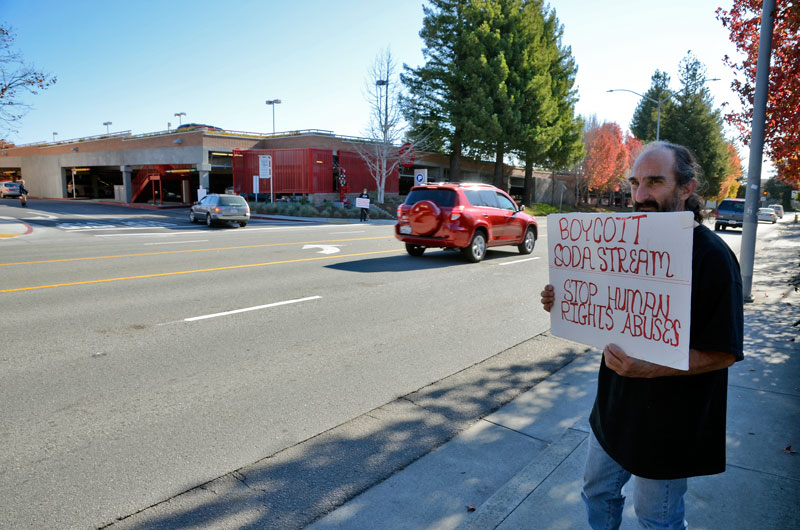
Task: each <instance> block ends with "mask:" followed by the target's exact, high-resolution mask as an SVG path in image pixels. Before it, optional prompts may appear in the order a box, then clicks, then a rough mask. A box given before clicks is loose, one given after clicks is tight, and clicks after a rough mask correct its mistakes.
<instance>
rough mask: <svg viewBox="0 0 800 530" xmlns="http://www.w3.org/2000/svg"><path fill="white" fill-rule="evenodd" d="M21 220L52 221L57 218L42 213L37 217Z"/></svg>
mask: <svg viewBox="0 0 800 530" xmlns="http://www.w3.org/2000/svg"><path fill="white" fill-rule="evenodd" d="M23 219H25V220H26V221H51V220H53V219H58V216H55V215H50V214H48V213H43V214H42V215H40V216H37V217H24V218H23Z"/></svg>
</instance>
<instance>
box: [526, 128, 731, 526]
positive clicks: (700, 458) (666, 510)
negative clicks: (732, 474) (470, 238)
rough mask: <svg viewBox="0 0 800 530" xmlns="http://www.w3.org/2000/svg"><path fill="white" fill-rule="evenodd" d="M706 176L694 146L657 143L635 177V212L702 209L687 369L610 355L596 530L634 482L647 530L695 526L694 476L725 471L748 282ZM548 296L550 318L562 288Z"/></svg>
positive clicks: (592, 498)
mask: <svg viewBox="0 0 800 530" xmlns="http://www.w3.org/2000/svg"><path fill="white" fill-rule="evenodd" d="M698 173H699V166H698V164H697V161H696V159H695V157H694V155H693V154H692V153H691V151H690V150H689V149H687V148H686V147H683V146H679V145H674V144H671V143H668V142H655V143H653V144H651V145H650V146H648V148H647V149H646V150H645V151H644V152H643V153H642V154H641V155H640V156H639V158H638V159H637V160H636V162H635V163H634V165H633V169H632V170H631V175H630V177H629V179H628V180H629V183H630V185H631V195H632V199H633V203H634V210H636V211H642V212H673V211H684V210H688V211H693V212H694V216H695V227H694V232H693V245H692V291H691V292H692V294H691V329H690V337H689V370H688V371H686V372H684V371H681V370H676V369H674V368H668V367H665V366H660V365H657V364H653V363H649V362H647V361H642V360H639V359H636V358H634V357H630V356H629V355H628V353H634V352H624V351H623V350H622V349H621V348H619V347H618V346H616V345H614V344H608V345H607V346H606V347H605V348H604V349H603V358H602V361H601V363H600V372H599V375H598V384H597V395H596V397H595V402H594V407H593V408H592V413H591V416H590V418H589V421H590V424H591V432H590V434H589V441H588V443H589V453H588V457H587V461H586V469H585V474H584V484H583V491H582V495H581V496H582V498H583V500H584V502H585V504H586V509H587V514H588V518H589V525H590V526H591V527H592V528H593V529H600V528H603V529H614V528H619V525H620V524H621V522H622V509H623V505H624V502H625V497H623V496H622V487H623V485H624V484H625V483H627V482H628V480H630V478H631V476H632V475H633V476H634V477H635V481H634V494H633V495H634V507H635V509H636V515H637V517H638V519H639V522H640V524H641V525H642V526H643V527H644V528H664V529H685V528H688V526H687V522H686V520H685V508H684V501H683V496H684V494H685V493H686V490H687V478H688V477H694V476H700V475H713V474H717V473H722V472H723V471H725V421H726V407H727V388H728V367H729V366H731V365H732V364H733V363H734V362H736V361H740V360H742V359H743V335H744V317H743V295H742V279H741V274H740V270H739V263H738V261H737V260H736V256H735V255H734V254H733V252H731V250H730V248H728V246H727V245H726V244H725V242H724V241H722V239H720V238H719V236H717V235H716V234H715V233H714V232H712V231H711V230H709V229H708V227H706V226H704V225H703V224H702V215H701V213H700V208H701V206H702V204H703V202H702V200H701V199H700V197H698V196H697V195H696V194H695V193H694V192H695V189H696V188H697V185H698V180H697V179H698ZM541 296H542V306H543V307H544V309H545V310H546V311H548V312H549V311H550V310H551V309H552V307H553V303H554V300H555V289H554V287H553V286H552V285H547V286H545V289H544V291H542V293H541Z"/></svg>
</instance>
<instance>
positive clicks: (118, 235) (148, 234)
mask: <svg viewBox="0 0 800 530" xmlns="http://www.w3.org/2000/svg"><path fill="white" fill-rule="evenodd" d="M80 231H81V230H70V232H80ZM181 234H192V235H195V236H196V235H197V230H191V231H188V232H166V233H164V232H147V233H145V234H141V233H140V234H94V237H123V236H124V237H131V236H162V237H164V236H169V237H171V236H177V235H181Z"/></svg>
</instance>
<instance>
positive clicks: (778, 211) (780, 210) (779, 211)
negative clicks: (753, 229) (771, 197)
mask: <svg viewBox="0 0 800 530" xmlns="http://www.w3.org/2000/svg"><path fill="white" fill-rule="evenodd" d="M767 208H772V209H773V210H775V215H777V216H778V219H783V206H781V205H780V204H770V205H769V206H767Z"/></svg>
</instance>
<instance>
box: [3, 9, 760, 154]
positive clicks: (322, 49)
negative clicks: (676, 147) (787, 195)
mask: <svg viewBox="0 0 800 530" xmlns="http://www.w3.org/2000/svg"><path fill="white" fill-rule="evenodd" d="M722 1H725V0H715V1H709V0H673V1H672V2H669V3H661V2H659V3H656V2H646V1H645V2H642V1H634V0H604V1H601V2H587V1H585V0H552V2H551V6H552V7H554V8H555V9H556V13H557V15H558V17H559V19H560V21H561V22H562V24H563V25H564V43H565V44H568V45H570V46H571V47H572V52H573V56H574V57H575V59H576V61H577V63H578V68H579V71H578V78H577V87H578V90H579V96H580V102H579V104H578V107H577V111H578V113H579V114H584V115H590V114H597V116H598V118H599V119H600V120H601V121H615V122H617V123H619V124H620V125H621V126H622V128H623V129H627V127H628V125H629V123H630V119H631V116H632V114H633V111H634V109H635V107H636V105H637V103H638V101H639V98H638V97H637V96H635V95H633V94H628V93H608V92H606V91H607V90H608V89H611V88H626V89H630V90H634V91H636V92H640V93H643V92H644V91H646V90H647V89H648V87H649V86H650V76H651V75H652V74H653V72H654V71H655V69H660V70H662V71H666V72H667V73H669V74H670V75H671V76H672V88H673V89H677V88H679V82H678V75H677V70H678V63H679V61H680V60H681V58H683V57H684V56H685V55H686V53H687V51H688V50H690V49H691V50H692V51H693V52H694V54H695V55H696V56H697V57H698V58H699V59H700V60H701V61H702V62H703V63H705V65H706V67H707V69H708V77H709V78H713V77H719V78H722V81H718V82H714V83H711V84H710V85H709V86H710V88H712V92H713V94H714V97H715V101H716V102H717V103H718V104H719V103H722V102H726V101H727V102H729V103H730V104H731V105H733V106H734V107H735V108H738V106H739V105H738V99H737V98H736V96H735V95H734V93H733V92H732V91H731V90H730V81H731V80H732V73H731V72H730V70H729V69H728V68H726V67H725V66H724V65H723V64H722V57H723V56H724V55H725V54H726V53H727V54H730V55H733V56H736V52H735V49H734V48H733V45H732V44H731V43H730V41H729V40H728V38H727V33H726V31H725V30H724V29H723V28H722V26H721V24H720V23H719V22H717V20H716V19H715V16H714V10H715V9H716V7H717V6H718V5H720V2H722ZM723 5H724V6H725V7H728V4H727V3H725V4H723ZM422 17H423V13H422V1H421V0H394V1H386V0H371V1H370V0H338V1H325V0H296V1H293V2H284V1H281V2H278V1H271V0H262V1H257V0H229V1H228V2H211V1H207V0H195V1H188V0H177V1H170V2H163V1H152V0H138V1H135V2H123V1H119V0H106V1H92V0H75V1H71V2H63V1H49V0H47V1H35V0H0V21H2V22H4V23H7V24H10V25H11V26H12V27H13V29H14V30H15V32H16V33H17V34H18V38H17V41H16V45H17V46H16V47H17V49H18V50H19V51H21V52H22V53H23V55H24V56H25V59H26V61H27V62H29V63H32V64H34V65H35V66H36V67H37V69H40V70H45V71H47V72H50V73H52V74H54V75H56V76H57V77H58V83H57V84H56V85H54V86H53V87H51V88H50V89H48V90H46V91H43V92H41V93H40V94H39V95H37V96H31V97H27V98H26V101H27V102H29V103H31V104H32V105H33V107H34V108H33V109H32V110H31V112H30V113H29V114H28V115H27V116H26V117H25V118H23V120H22V121H21V122H20V123H19V124H18V129H19V131H18V133H16V134H11V135H9V137H8V139H9V140H12V141H14V142H16V143H18V144H24V143H31V142H38V141H50V140H52V138H53V136H52V132H54V131H55V132H57V133H58V136H57V139H58V140H65V139H69V138H78V137H82V136H91V135H97V134H102V133H104V132H105V129H106V128H105V126H104V125H102V124H103V122H105V121H111V122H112V123H113V125H111V127H110V128H111V131H112V132H114V131H123V130H130V131H131V132H132V133H133V134H139V133H145V132H153V131H160V130H165V129H166V128H167V123H168V122H171V123H172V124H173V125H172V126H173V127H175V126H176V125H177V123H178V118H177V117H175V116H174V114H175V113H176V112H185V113H186V116H185V117H183V118H182V120H183V122H184V123H187V122H198V123H206V124H211V125H216V126H218V127H222V128H225V129H231V130H239V131H253V132H270V131H271V130H272V110H271V107H268V106H267V105H265V104H264V101H265V100H266V99H281V100H282V104H280V105H278V106H277V107H276V109H275V121H276V130H278V131H285V130H297V129H325V130H332V131H334V132H336V133H337V134H347V135H360V134H361V133H362V132H363V131H364V129H365V126H366V124H367V120H368V112H369V107H368V104H367V102H366V101H365V84H366V81H367V76H368V70H369V68H370V66H371V65H372V63H373V61H374V59H375V57H376V55H377V54H378V53H379V52H380V51H381V49H383V48H386V47H389V48H390V49H391V51H392V54H393V55H394V57H395V59H396V60H397V61H398V62H399V63H407V64H409V65H411V66H417V65H419V64H420V63H421V62H422V60H423V59H422V52H421V48H422V41H421V39H420V38H419V30H420V28H421V24H422ZM731 134H732V133H731ZM742 154H743V156H745V155H746V153H745V152H743V153H742ZM746 164H747V162H746V158H745V165H746Z"/></svg>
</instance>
